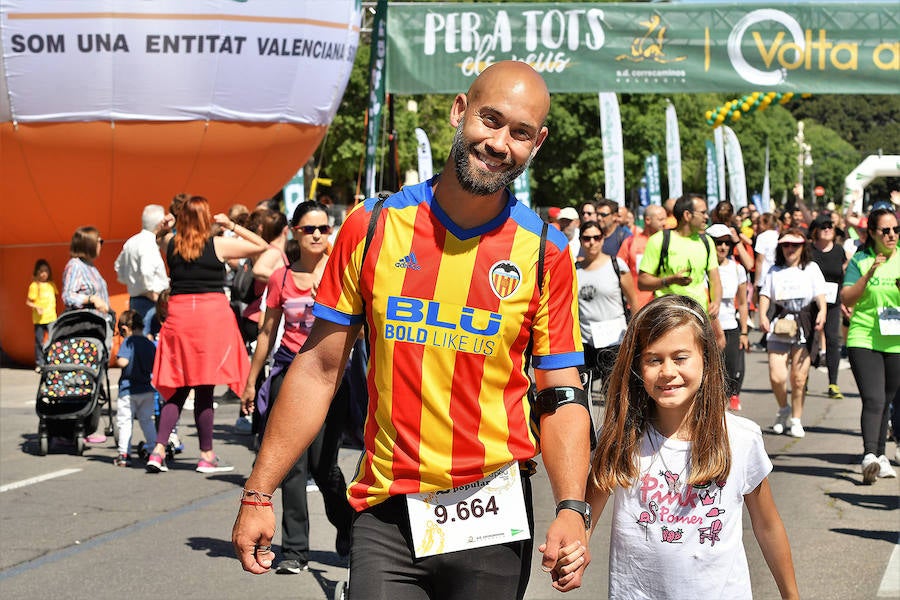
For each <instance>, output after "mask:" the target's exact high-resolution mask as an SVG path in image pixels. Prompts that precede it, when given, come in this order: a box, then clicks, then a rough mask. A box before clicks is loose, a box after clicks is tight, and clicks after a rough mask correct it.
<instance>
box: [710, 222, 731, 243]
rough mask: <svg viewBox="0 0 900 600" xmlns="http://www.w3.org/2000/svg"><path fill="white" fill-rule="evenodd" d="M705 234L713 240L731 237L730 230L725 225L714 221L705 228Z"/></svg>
mask: <svg viewBox="0 0 900 600" xmlns="http://www.w3.org/2000/svg"><path fill="white" fill-rule="evenodd" d="M706 235H708V236H709V237H711V238H712V239H714V240H717V239H719V238H723V237H728V238H730V237H731V230H730V229H729V228H728V226H727V225H723V224H722V223H715V224H713V225H710V226H709V227H707V228H706Z"/></svg>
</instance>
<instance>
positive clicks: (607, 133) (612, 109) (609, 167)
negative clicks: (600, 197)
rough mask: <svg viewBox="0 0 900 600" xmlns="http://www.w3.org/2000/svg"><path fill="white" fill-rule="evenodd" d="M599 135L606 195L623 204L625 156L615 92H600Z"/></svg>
mask: <svg viewBox="0 0 900 600" xmlns="http://www.w3.org/2000/svg"><path fill="white" fill-rule="evenodd" d="M600 136H601V137H602V138H603V176H604V180H605V183H606V188H605V191H606V197H607V198H609V199H611V200H615V201H616V202H618V203H619V206H624V205H625V156H624V152H623V149H622V118H621V116H620V114H619V101H618V99H617V98H616V95H615V93H612V92H600Z"/></svg>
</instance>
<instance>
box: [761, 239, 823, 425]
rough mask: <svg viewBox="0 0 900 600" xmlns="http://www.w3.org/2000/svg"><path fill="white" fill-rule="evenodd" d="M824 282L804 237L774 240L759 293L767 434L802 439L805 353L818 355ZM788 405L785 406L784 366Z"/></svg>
mask: <svg viewBox="0 0 900 600" xmlns="http://www.w3.org/2000/svg"><path fill="white" fill-rule="evenodd" d="M825 313H826V305H825V278H824V277H823V276H822V271H821V270H820V269H819V266H818V265H817V264H816V263H814V262H812V261H811V260H810V257H809V247H808V246H807V244H806V237H805V236H804V235H803V232H801V231H800V230H799V229H796V228H790V229H788V230H787V231H786V232H784V233H783V234H782V235H781V237H780V238H779V239H778V247H777V248H776V249H775V265H774V266H773V267H772V268H771V269H770V270H769V272H768V273H767V274H766V278H765V280H764V281H763V284H762V286H761V287H760V290H759V327H760V329H762V331H764V332H766V333H767V335H766V349H767V352H768V354H769V382H770V383H771V384H772V392H773V393H774V394H775V401H776V402H778V413H777V415H776V416H775V423H774V424H773V425H772V431H774V432H775V433H779V434H780V433H787V434H789V435H791V436H793V437H798V438H802V437H803V436H805V435H806V432H805V431H804V430H803V424H802V422H801V418H802V417H803V401H804V400H805V398H806V380H807V377H808V376H809V364H810V359H809V357H810V355H811V354H812V353H816V352H818V351H819V349H818V346H819V335H818V332H819V331H821V329H822V327H823V326H824V324H825ZM789 364H790V375H791V403H790V404H788V402H787V379H788V365H789Z"/></svg>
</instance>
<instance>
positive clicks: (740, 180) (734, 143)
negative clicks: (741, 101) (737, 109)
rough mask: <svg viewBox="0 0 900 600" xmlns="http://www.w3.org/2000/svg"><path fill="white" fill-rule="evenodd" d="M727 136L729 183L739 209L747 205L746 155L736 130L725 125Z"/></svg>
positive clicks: (726, 153)
mask: <svg viewBox="0 0 900 600" xmlns="http://www.w3.org/2000/svg"><path fill="white" fill-rule="evenodd" d="M722 129H724V130H725V131H724V137H725V162H726V163H727V164H728V185H729V188H730V189H731V204H732V206H734V210H735V211H737V210H738V209H741V208H743V207H745V206H747V178H746V176H745V174H744V155H743V153H742V152H741V143H740V142H739V141H738V139H737V135H735V133H734V130H733V129H731V127H728V126H727V125H723V126H722Z"/></svg>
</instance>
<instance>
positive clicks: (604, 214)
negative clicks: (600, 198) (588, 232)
mask: <svg viewBox="0 0 900 600" xmlns="http://www.w3.org/2000/svg"><path fill="white" fill-rule="evenodd" d="M611 214H612V213H611V212H605V213H604V212H598V213H597V216H598V217H603V218H604V219H605V218H606V217H608V216H609V215H611Z"/></svg>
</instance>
